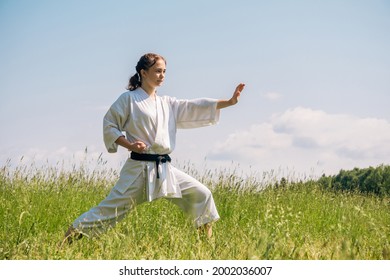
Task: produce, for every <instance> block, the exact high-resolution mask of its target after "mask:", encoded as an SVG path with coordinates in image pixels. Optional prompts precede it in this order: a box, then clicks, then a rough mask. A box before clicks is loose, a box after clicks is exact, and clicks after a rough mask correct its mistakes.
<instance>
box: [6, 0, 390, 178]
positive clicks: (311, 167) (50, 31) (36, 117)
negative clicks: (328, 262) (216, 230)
mask: <svg viewBox="0 0 390 280" xmlns="http://www.w3.org/2000/svg"><path fill="white" fill-rule="evenodd" d="M389 15H390V2H389V1H379V0H373V1H203V0H202V1H39V0H38V1H20V0H16V1H4V0H3V1H1V2H0V38H2V39H1V44H0V61H1V64H0V98H1V99H0V129H1V131H2V137H0V164H1V165H3V164H4V163H5V162H6V160H7V159H8V158H10V159H11V160H12V162H14V163H16V162H18V161H19V159H20V157H21V156H24V161H25V162H29V161H32V160H34V161H36V162H45V161H46V160H49V161H50V162H58V161H61V160H64V159H65V160H69V161H80V160H81V159H82V157H83V151H84V149H85V147H88V151H89V154H90V157H92V158H93V157H97V156H98V155H99V154H100V153H103V157H104V158H105V159H106V160H107V161H108V162H109V163H110V164H111V165H112V166H120V163H121V162H123V161H124V160H125V159H126V156H127V152H126V151H125V150H121V151H120V152H119V153H117V154H115V155H112V154H108V153H107V152H106V151H105V150H104V146H103V140H102V127H101V125H102V117H103V115H104V114H105V111H106V110H107V109H108V107H109V106H110V105H111V104H112V103H113V102H114V101H115V99H116V98H117V97H118V96H119V95H120V94H121V93H122V92H124V91H125V87H126V84H127V81H128V78H129V76H131V75H132V74H133V73H134V67H135V65H136V63H137V61H138V59H139V57H140V56H141V55H142V54H144V53H146V52H156V53H159V54H161V55H163V56H164V57H165V58H166V59H167V62H168V63H167V77H166V82H165V84H164V85H163V86H162V87H161V88H160V89H159V94H161V95H171V96H176V97H178V98H196V97H213V98H228V97H230V95H231V93H232V92H233V90H234V88H235V86H236V84H238V83H240V82H244V83H246V89H245V91H244V93H243V96H242V98H241V100H240V103H239V104H238V105H237V106H235V107H233V108H229V109H226V110H224V111H222V115H221V120H220V123H219V124H218V125H217V126H213V127H207V128H202V129H197V130H184V131H179V132H178V139H177V140H178V141H177V142H178V146H177V149H176V151H175V152H174V156H175V159H176V160H177V161H178V162H179V163H182V162H187V161H190V162H192V163H193V164H194V165H195V166H199V167H203V165H204V159H205V158H206V165H207V166H208V167H210V168H212V167H213V166H220V167H224V166H231V165H232V163H233V165H235V164H238V165H240V168H242V169H244V170H248V169H250V170H251V171H258V172H260V173H261V172H264V171H269V170H283V171H282V172H286V173H288V174H291V173H295V172H297V173H305V174H311V173H313V174H314V173H315V174H320V173H322V172H325V173H334V172H336V171H338V170H339V169H341V168H343V169H348V168H353V167H355V166H357V167H367V166H370V165H378V164H381V163H384V164H390V162H389V161H390V110H389V109H388V108H389V105H390V78H389V77H390V52H389V51H388V50H389V49H390V36H389V35H390V34H389V33H390V31H389V30H390V16H389Z"/></svg>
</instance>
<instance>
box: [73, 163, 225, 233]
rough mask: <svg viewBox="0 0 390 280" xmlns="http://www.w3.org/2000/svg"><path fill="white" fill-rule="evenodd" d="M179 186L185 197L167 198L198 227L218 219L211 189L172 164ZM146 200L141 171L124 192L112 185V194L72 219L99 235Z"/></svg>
mask: <svg viewBox="0 0 390 280" xmlns="http://www.w3.org/2000/svg"><path fill="white" fill-rule="evenodd" d="M172 170H173V172H174V175H175V177H176V180H177V182H178V184H179V186H180V189H181V193H182V198H165V199H168V200H169V201H171V202H172V203H174V204H176V205H178V206H179V207H180V208H181V209H182V210H183V211H184V212H185V213H186V214H188V215H190V217H191V218H192V219H193V222H194V225H195V227H200V226H202V225H204V224H207V223H210V222H213V221H216V220H218V219H219V215H218V212H217V209H216V207H215V203H214V199H213V196H212V194H211V192H210V190H209V189H208V188H207V187H206V186H204V185H203V184H202V183H200V182H199V181H197V180H195V179H194V178H192V177H191V176H189V175H188V174H186V173H184V172H182V171H180V170H178V169H176V168H172ZM144 202H146V195H145V178H144V176H142V174H141V175H140V176H139V177H138V178H137V179H136V180H135V181H134V183H133V184H132V185H130V186H129V188H128V189H127V190H126V191H125V192H124V193H121V192H119V191H118V190H117V189H116V186H114V187H113V189H112V190H111V192H110V193H109V195H108V196H107V197H106V198H105V199H104V200H103V201H102V202H100V203H99V205H98V206H96V207H93V208H91V209H90V210H89V211H87V212H85V213H84V214H82V215H81V216H80V217H78V218H77V219H76V220H75V221H74V222H73V227H74V228H75V229H76V230H78V231H80V232H82V233H84V234H87V235H97V234H101V233H103V232H104V231H106V230H107V229H108V228H110V227H114V226H115V225H116V223H118V222H119V221H120V220H122V219H123V218H124V217H125V216H126V214H127V213H129V211H131V210H132V209H133V208H134V207H135V206H136V205H139V204H141V203H144Z"/></svg>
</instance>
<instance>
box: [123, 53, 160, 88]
mask: <svg viewBox="0 0 390 280" xmlns="http://www.w3.org/2000/svg"><path fill="white" fill-rule="evenodd" d="M159 59H162V60H164V62H165V63H167V62H166V60H165V58H164V57H162V56H161V55H158V54H155V53H147V54H145V55H143V56H141V58H140V59H139V61H138V63H137V66H136V67H135V70H136V71H137V73H135V74H134V75H133V76H132V77H130V79H129V85H128V86H127V89H128V90H130V91H133V90H135V89H137V88H138V87H140V86H141V85H142V79H141V70H142V69H144V70H146V71H147V70H149V68H150V67H152V66H153V65H154V64H156V62H157V60H159Z"/></svg>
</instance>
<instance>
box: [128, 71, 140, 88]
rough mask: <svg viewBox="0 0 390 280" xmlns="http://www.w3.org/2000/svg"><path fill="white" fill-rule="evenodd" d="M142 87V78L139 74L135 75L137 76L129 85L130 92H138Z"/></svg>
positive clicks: (132, 78) (134, 76) (131, 79)
mask: <svg viewBox="0 0 390 280" xmlns="http://www.w3.org/2000/svg"><path fill="white" fill-rule="evenodd" d="M140 86H141V79H140V76H139V74H138V72H137V73H135V75H133V76H132V77H131V78H130V80H129V85H128V86H127V89H128V90H130V91H133V90H136V89H137V88H139V87H140Z"/></svg>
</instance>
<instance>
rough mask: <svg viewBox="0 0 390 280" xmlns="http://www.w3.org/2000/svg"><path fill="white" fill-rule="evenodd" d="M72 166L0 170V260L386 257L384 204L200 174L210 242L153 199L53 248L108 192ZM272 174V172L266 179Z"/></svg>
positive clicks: (388, 221)
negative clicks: (108, 225) (214, 211)
mask: <svg viewBox="0 0 390 280" xmlns="http://www.w3.org/2000/svg"><path fill="white" fill-rule="evenodd" d="M98 165H99V168H96V169H93V168H92V170H90V169H88V168H87V167H86V166H85V165H80V166H78V167H74V168H71V169H68V170H65V169H63V168H62V167H61V165H56V166H41V167H39V168H38V167H36V166H34V165H33V164H32V165H30V166H25V165H20V166H18V167H17V168H16V169H11V168H10V166H9V164H8V163H7V164H5V165H4V166H2V167H0V168H1V169H0V170H1V171H0V217H2V219H1V222H0V242H1V243H0V259H13V260H16V259H191V260H192V259H194V260H204V259H217V260H218V259H232V260H236V259H240V260H246V259H390V211H389V210H390V204H389V202H390V200H389V197H376V196H372V195H362V194H357V193H351V192H349V193H348V192H334V191H331V190H329V189H324V188H321V187H320V185H319V184H318V183H317V182H316V181H313V180H308V181H306V182H291V181H286V180H285V181H283V182H282V183H280V182H279V183H275V182H274V181H272V180H271V179H270V180H269V181H265V180H263V179H264V176H263V177H262V178H263V179H258V178H254V177H243V176H239V175H237V173H238V172H237V170H235V171H234V170H233V171H229V170H215V171H207V172H204V173H202V174H200V173H199V172H196V171H195V170H193V169H192V167H191V165H187V166H185V167H183V169H187V170H186V171H187V172H190V173H192V175H194V176H195V177H197V178H198V179H199V180H201V181H203V182H204V183H205V184H206V185H208V186H209V187H210V188H211V189H212V191H213V194H214V199H215V201H216V204H217V207H218V211H219V213H220V216H221V219H220V220H219V221H218V222H216V223H215V225H214V235H213V237H212V238H211V239H207V238H205V237H203V236H199V235H198V233H197V231H196V230H194V228H193V226H192V223H191V221H189V220H188V218H187V217H186V216H185V215H184V214H183V213H182V212H181V211H180V210H179V209H178V208H177V207H176V206H175V205H173V204H171V203H169V202H168V201H166V200H164V199H161V200H158V201H155V202H152V203H145V204H143V205H140V206H139V207H137V208H136V209H135V210H134V211H132V212H131V213H130V214H129V215H128V217H126V218H125V219H124V220H123V221H122V222H121V223H119V224H118V226H117V227H116V228H114V229H111V230H109V231H108V232H107V233H106V234H104V235H102V236H100V237H97V238H91V239H89V238H83V239H81V240H79V241H77V242H75V243H73V244H72V245H70V246H64V247H62V248H60V247H59V246H58V244H59V243H60V242H61V241H62V238H63V234H64V231H65V230H66V229H67V227H68V226H69V224H70V223H71V222H72V221H73V220H74V219H75V218H77V217H78V216H79V215H80V214H81V213H82V212H84V211H86V210H88V209H89V208H90V207H92V206H95V205H96V204H97V203H99V202H100V201H101V200H102V199H103V198H104V197H105V196H106V195H107V194H108V192H109V191H110V189H111V187H112V186H113V184H114V183H115V180H116V179H117V176H118V175H117V173H116V172H115V171H113V170H110V169H107V168H104V162H103V161H101V162H100V163H99V164H98ZM271 177H272V176H271Z"/></svg>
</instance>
